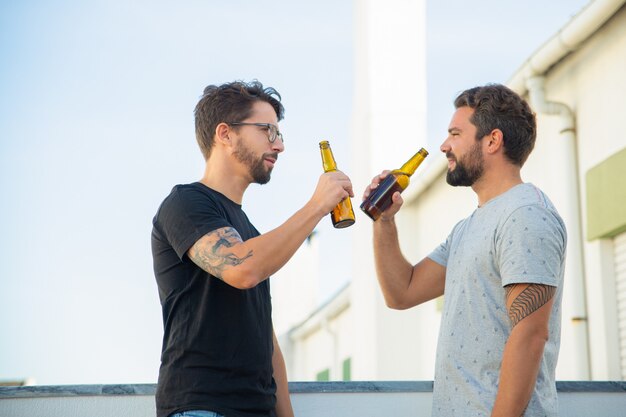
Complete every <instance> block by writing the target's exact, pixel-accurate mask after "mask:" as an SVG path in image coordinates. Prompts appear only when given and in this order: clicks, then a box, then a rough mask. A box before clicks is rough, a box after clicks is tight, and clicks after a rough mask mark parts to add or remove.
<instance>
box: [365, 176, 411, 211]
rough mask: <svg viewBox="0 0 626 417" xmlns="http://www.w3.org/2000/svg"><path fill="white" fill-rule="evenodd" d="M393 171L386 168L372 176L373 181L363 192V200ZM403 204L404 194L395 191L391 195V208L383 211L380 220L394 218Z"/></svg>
mask: <svg viewBox="0 0 626 417" xmlns="http://www.w3.org/2000/svg"><path fill="white" fill-rule="evenodd" d="M390 172H391V171H389V170H385V171H383V172H381V173H380V174H378V175H376V176H375V177H374V178H372V182H371V183H370V185H368V186H367V187H366V188H365V191H364V192H363V200H365V199H366V198H367V197H369V195H370V194H371V193H372V192H373V191H374V190H375V189H376V188H378V186H379V185H380V183H381V182H382V181H383V180H384V179H385V178H386V177H387V176H388V175H389V173H390ZM402 204H404V200H403V199H402V196H401V195H400V192H395V193H393V196H392V197H391V205H390V206H389V208H388V209H387V210H385V211H383V212H382V213H381V215H380V217H379V220H382V221H389V220H391V219H393V217H394V216H395V215H396V213H397V212H398V211H400V208H401V207H402Z"/></svg>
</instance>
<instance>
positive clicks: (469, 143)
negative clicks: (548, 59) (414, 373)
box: [364, 85, 567, 417]
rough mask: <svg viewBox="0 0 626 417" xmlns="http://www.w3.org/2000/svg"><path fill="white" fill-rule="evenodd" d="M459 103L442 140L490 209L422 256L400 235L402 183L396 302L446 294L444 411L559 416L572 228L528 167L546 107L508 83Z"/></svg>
mask: <svg viewBox="0 0 626 417" xmlns="http://www.w3.org/2000/svg"><path fill="white" fill-rule="evenodd" d="M455 107H456V112H455V113H454V115H453V117H452V120H451V122H450V126H449V129H448V133H449V134H448V137H447V138H446V140H445V141H444V142H443V144H442V145H441V151H442V152H444V153H445V154H446V157H447V158H448V173H447V177H446V180H447V182H448V183H449V184H450V185H452V186H471V187H472V189H473V190H474V192H475V193H476V195H477V197H478V208H477V209H476V210H475V211H474V212H473V213H472V214H471V216H469V217H468V218H466V219H464V220H462V221H461V222H459V223H458V224H457V225H456V226H455V227H454V228H453V230H452V232H451V233H450V235H449V236H448V238H447V239H446V241H445V242H444V243H442V244H441V245H440V246H439V247H438V248H436V249H435V250H434V251H433V252H432V253H431V254H430V255H429V256H428V257H426V258H424V259H423V260H422V261H420V262H419V263H418V264H416V265H411V264H410V263H409V262H408V261H407V260H406V259H405V258H404V256H403V255H402V253H401V251H400V246H399V243H398V232H397V229H396V226H395V221H394V216H395V214H396V213H397V212H398V210H400V207H401V206H402V197H401V196H400V194H399V193H396V194H395V195H394V196H393V204H392V206H391V207H390V208H389V209H387V210H386V211H385V212H384V213H383V214H382V215H381V217H380V218H379V220H377V221H376V222H374V255H375V261H376V271H377V275H378V280H379V283H380V286H381V289H382V292H383V295H384V297H385V301H386V302H387V305H388V306H389V307H391V308H396V309H405V308H410V307H413V306H416V305H418V304H421V303H423V302H425V301H428V300H431V299H433V298H436V297H438V296H440V295H442V294H443V295H445V297H444V308H443V314H442V322H441V330H440V333H439V341H438V347H437V361H436V368H435V384H434V390H433V406H432V415H433V416H442V417H443V416H450V417H457V416H492V417H495V416H524V415H525V416H557V415H558V403H557V394H556V385H555V375H554V372H555V367H556V362H557V357H558V351H559V341H560V331H561V325H560V321H561V296H562V289H563V270H564V264H565V248H566V242H567V236H566V231H565V226H564V224H563V221H562V219H561V217H560V216H559V214H558V213H557V211H556V209H555V208H554V206H553V205H552V203H551V202H550V200H549V199H548V198H547V197H546V195H545V194H544V193H543V192H542V191H541V190H539V189H538V188H537V187H535V186H534V185H532V184H527V183H524V182H523V181H522V179H521V176H520V169H521V167H522V165H523V164H524V162H525V161H526V159H527V158H528V155H529V154H530V152H531V151H532V149H533V147H534V143H535V137H536V123H535V116H534V114H533V113H532V111H531V110H530V108H529V107H528V104H527V103H526V102H525V101H524V100H523V99H522V98H521V97H519V96H518V95H517V94H516V93H515V92H513V91H511V90H510V89H508V88H507V87H505V86H502V85H487V86H483V87H475V88H472V89H469V90H466V91H464V92H463V93H461V94H460V95H459V97H457V99H456V100H455ZM385 176H386V173H382V174H381V175H379V176H377V177H375V178H374V180H373V181H372V183H371V184H370V185H369V186H368V187H367V188H366V190H365V193H364V197H367V196H368V195H369V193H370V192H371V190H372V189H374V188H376V187H377V186H378V184H379V183H380V181H381V179H382V178H384V177H385Z"/></svg>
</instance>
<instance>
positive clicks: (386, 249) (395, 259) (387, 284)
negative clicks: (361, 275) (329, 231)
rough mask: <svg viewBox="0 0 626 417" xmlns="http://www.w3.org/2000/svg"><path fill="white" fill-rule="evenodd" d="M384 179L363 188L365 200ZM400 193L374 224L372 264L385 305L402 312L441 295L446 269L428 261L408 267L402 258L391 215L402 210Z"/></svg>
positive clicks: (376, 178)
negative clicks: (373, 264)
mask: <svg viewBox="0 0 626 417" xmlns="http://www.w3.org/2000/svg"><path fill="white" fill-rule="evenodd" d="M386 176H387V172H383V173H382V174H381V175H378V176H376V177H374V179H373V180H372V183H371V184H370V185H369V186H368V187H367V188H366V189H365V193H364V195H363V198H366V197H367V196H368V195H369V193H370V192H371V190H372V189H374V188H376V187H377V186H378V184H379V183H380V181H381V180H382V179H383V178H385V177H386ZM402 203H403V201H402V197H401V195H400V193H395V194H394V195H393V204H392V205H391V206H390V207H389V208H388V209H387V210H385V212H384V213H382V215H381V216H380V218H379V219H378V220H377V221H375V222H374V261H375V264H376V276H377V277H378V283H379V284H380V288H381V290H382V293H383V296H384V297H385V302H386V303H387V306H389V307H390V308H393V309H398V310H403V309H407V308H411V307H414V306H416V305H418V304H421V303H423V302H426V301H428V300H432V299H433V298H436V297H438V296H440V295H442V294H443V290H444V286H445V275H446V269H445V267H443V266H441V265H439V264H438V263H436V262H434V261H432V260H431V259H429V258H424V259H422V260H421V261H420V262H419V263H418V264H416V265H411V264H410V263H409V261H407V260H406V258H405V257H404V256H403V255H402V251H401V249H400V243H399V241H398V229H397V227H396V223H395V219H394V216H395V214H396V213H397V212H398V211H399V210H400V207H402Z"/></svg>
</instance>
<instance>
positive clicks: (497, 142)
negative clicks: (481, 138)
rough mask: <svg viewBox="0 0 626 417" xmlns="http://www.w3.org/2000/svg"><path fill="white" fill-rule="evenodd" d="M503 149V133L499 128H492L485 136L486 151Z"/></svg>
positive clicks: (491, 152) (491, 151) (494, 151)
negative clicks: (486, 136)
mask: <svg viewBox="0 0 626 417" xmlns="http://www.w3.org/2000/svg"><path fill="white" fill-rule="evenodd" d="M502 149H504V135H503V134H502V131H501V130H500V129H493V130H492V131H491V133H489V135H488V138H487V150H486V151H487V152H488V153H490V154H494V153H496V152H498V151H500V150H502Z"/></svg>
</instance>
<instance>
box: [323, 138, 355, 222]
mask: <svg viewBox="0 0 626 417" xmlns="http://www.w3.org/2000/svg"><path fill="white" fill-rule="evenodd" d="M320 153H321V154H322V165H323V166H324V172H330V171H336V170H337V163H336V162H335V157H334V156H333V151H332V150H331V149H330V144H329V143H328V141H327V140H323V141H321V142H320ZM330 218H331V220H332V221H333V226H334V227H335V228H337V229H343V228H344V227H348V226H352V225H353V224H354V210H353V209H352V201H351V200H350V197H346V198H344V199H343V200H341V202H340V203H339V204H337V206H336V207H335V208H334V209H333V211H331V212H330Z"/></svg>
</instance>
